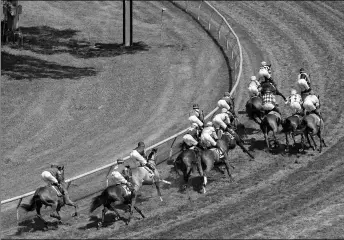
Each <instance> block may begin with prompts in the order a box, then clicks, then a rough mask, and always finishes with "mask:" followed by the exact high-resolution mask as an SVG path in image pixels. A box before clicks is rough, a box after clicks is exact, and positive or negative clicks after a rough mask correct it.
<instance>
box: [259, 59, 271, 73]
mask: <svg viewBox="0 0 344 240" xmlns="http://www.w3.org/2000/svg"><path fill="white" fill-rule="evenodd" d="M262 68H263V69H266V70H267V71H268V73H269V74H271V64H270V65H268V64H267V63H266V62H265V61H262V62H261V63H260V69H262Z"/></svg>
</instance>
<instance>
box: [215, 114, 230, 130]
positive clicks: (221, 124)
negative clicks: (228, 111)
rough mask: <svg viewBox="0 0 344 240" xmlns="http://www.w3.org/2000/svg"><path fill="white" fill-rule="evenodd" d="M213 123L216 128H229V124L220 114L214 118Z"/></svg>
mask: <svg viewBox="0 0 344 240" xmlns="http://www.w3.org/2000/svg"><path fill="white" fill-rule="evenodd" d="M213 124H214V127H215V129H219V128H220V127H222V129H223V130H224V129H226V128H227V124H226V123H225V122H224V121H223V120H222V118H221V117H220V116H218V115H216V116H215V117H214V118H213Z"/></svg>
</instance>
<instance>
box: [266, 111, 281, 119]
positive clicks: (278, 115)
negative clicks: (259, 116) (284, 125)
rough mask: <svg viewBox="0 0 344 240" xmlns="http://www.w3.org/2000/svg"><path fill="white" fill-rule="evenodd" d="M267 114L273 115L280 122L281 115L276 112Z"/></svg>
mask: <svg viewBox="0 0 344 240" xmlns="http://www.w3.org/2000/svg"><path fill="white" fill-rule="evenodd" d="M269 114H273V115H275V116H276V117H277V118H278V119H280V120H281V114H279V113H278V112H276V111H270V112H269Z"/></svg>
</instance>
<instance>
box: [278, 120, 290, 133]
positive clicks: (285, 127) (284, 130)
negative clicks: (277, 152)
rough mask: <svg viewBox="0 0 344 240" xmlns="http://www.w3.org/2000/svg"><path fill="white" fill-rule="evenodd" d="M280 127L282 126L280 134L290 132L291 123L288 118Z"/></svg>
mask: <svg viewBox="0 0 344 240" xmlns="http://www.w3.org/2000/svg"><path fill="white" fill-rule="evenodd" d="M281 125H282V131H281V132H282V133H287V132H290V131H291V130H292V127H291V121H290V119H289V118H287V119H285V120H282V121H281Z"/></svg>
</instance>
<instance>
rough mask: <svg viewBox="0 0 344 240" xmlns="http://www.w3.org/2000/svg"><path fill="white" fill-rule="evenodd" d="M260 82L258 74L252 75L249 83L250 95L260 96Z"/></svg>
mask: <svg viewBox="0 0 344 240" xmlns="http://www.w3.org/2000/svg"><path fill="white" fill-rule="evenodd" d="M259 87H260V82H259V81H257V78H256V76H252V77H251V82H250V84H249V85H248V92H249V95H250V97H254V96H258V95H259V94H260V92H259Z"/></svg>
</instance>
